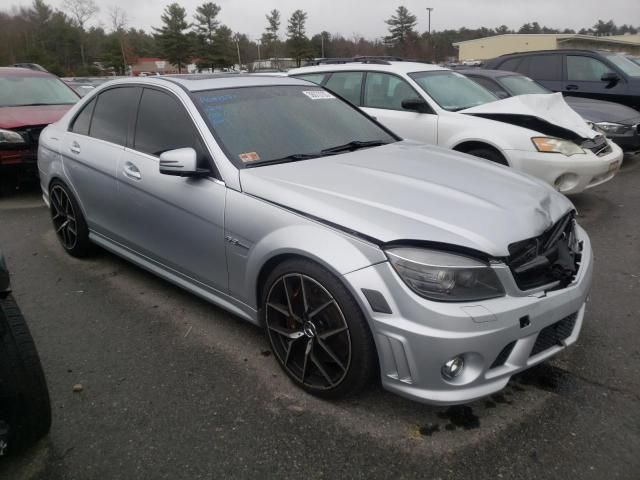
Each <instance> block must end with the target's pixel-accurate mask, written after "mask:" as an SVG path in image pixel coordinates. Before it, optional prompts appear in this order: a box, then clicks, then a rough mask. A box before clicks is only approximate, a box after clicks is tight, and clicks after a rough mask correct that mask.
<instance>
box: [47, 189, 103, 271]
mask: <svg viewBox="0 0 640 480" xmlns="http://www.w3.org/2000/svg"><path fill="white" fill-rule="evenodd" d="M49 204H50V208H49V210H50V211H51V221H52V222H53V228H54V230H55V231H56V235H57V236H58V240H59V241H60V244H61V245H62V248H64V249H65V251H66V252H67V253H68V254H69V255H71V256H73V257H77V258H84V257H88V256H90V255H91V254H93V253H94V251H95V246H94V244H93V243H92V242H91V240H89V227H88V226H87V222H86V220H85V218H84V215H83V214H82V210H81V209H80V205H79V204H78V201H77V200H76V198H75V197H74V196H73V194H72V193H71V191H70V190H69V188H68V187H67V186H66V185H65V184H64V183H62V182H60V181H58V180H54V181H53V182H51V186H50V187H49Z"/></svg>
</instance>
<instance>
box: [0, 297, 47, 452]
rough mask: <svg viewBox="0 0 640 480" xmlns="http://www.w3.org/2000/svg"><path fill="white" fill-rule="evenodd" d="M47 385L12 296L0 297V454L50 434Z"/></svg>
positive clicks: (28, 333) (32, 344)
mask: <svg viewBox="0 0 640 480" xmlns="http://www.w3.org/2000/svg"><path fill="white" fill-rule="evenodd" d="M50 427H51V406H50V403H49V392H48V390H47V383H46V380H45V377H44V372H43V371H42V366H41V364H40V358H39V357H38V352H37V351H36V347H35V344H34V342H33V338H32V337H31V333H30V332H29V327H28V326H27V323H26V322H25V320H24V318H23V316H22V314H21V313H20V309H19V308H18V306H17V305H16V303H15V301H14V300H13V298H12V296H11V295H9V296H7V297H6V298H0V454H2V453H3V450H6V451H7V452H11V451H15V450H19V449H22V448H25V447H28V446H29V445H31V444H33V443H34V442H36V441H37V440H38V439H40V438H41V437H43V436H44V435H46V434H47V433H48V432H49V429H50Z"/></svg>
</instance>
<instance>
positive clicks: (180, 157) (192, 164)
mask: <svg viewBox="0 0 640 480" xmlns="http://www.w3.org/2000/svg"><path fill="white" fill-rule="evenodd" d="M197 164H198V154H197V153H196V151H195V150H194V149H193V148H177V149H175V150H167V151H166V152H164V153H161V154H160V173H162V174H164V175H175V176H177V177H197V176H202V175H204V174H205V173H208V172H207V171H206V170H203V169H201V168H198V166H197Z"/></svg>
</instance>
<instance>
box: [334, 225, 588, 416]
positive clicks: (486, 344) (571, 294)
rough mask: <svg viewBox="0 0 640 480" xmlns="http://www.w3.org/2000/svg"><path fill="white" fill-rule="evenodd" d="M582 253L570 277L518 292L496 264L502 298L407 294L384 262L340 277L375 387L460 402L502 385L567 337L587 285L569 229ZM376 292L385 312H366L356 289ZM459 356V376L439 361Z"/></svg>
mask: <svg viewBox="0 0 640 480" xmlns="http://www.w3.org/2000/svg"><path fill="white" fill-rule="evenodd" d="M576 236H577V239H578V241H579V242H581V244H582V255H581V260H580V264H579V269H578V272H577V274H576V276H575V278H574V280H573V281H572V282H571V283H570V284H569V285H568V286H567V287H565V288H562V289H559V290H553V291H546V292H545V291H544V290H541V291H528V292H523V291H522V290H520V289H519V288H518V286H517V284H516V281H515V279H514V277H513V275H512V273H511V271H510V269H509V267H507V266H506V265H504V264H501V265H496V266H495V267H494V268H495V269H496V273H497V274H498V276H499V278H500V279H501V281H502V283H503V285H504V287H505V291H506V296H504V297H502V298H496V299H491V300H484V301H481V302H472V303H443V302H434V301H429V300H426V299H424V298H422V297H419V296H417V295H416V294H415V293H413V292H412V291H411V290H410V289H409V288H408V287H407V286H406V285H405V284H404V283H403V282H402V280H400V278H398V276H397V274H396V273H395V271H394V270H393V268H392V267H391V265H390V264H389V263H388V262H384V263H380V264H377V265H373V266H371V267H368V268H365V269H362V270H358V271H355V272H352V273H349V274H347V275H346V276H345V278H346V280H347V282H348V284H349V285H350V286H351V287H352V291H353V292H354V294H355V295H356V296H357V298H358V299H359V301H360V304H361V305H362V308H363V310H364V312H365V313H366V315H367V317H368V319H369V322H370V324H371V327H372V331H373V333H374V338H375V342H376V346H377V350H378V355H379V359H380V370H381V378H382V385H383V387H384V388H385V389H387V390H389V391H392V392H395V393H397V394H399V395H402V396H405V397H408V398H411V399H413V400H417V401H420V402H424V403H431V404H439V405H451V404H460V403H467V402H470V401H473V400H476V399H478V398H481V397H484V396H487V395H490V394H492V393H495V392H497V391H499V390H501V389H502V388H504V387H505V386H506V385H507V383H508V382H509V379H510V378H511V376H512V375H514V374H515V373H518V372H521V371H523V370H525V369H527V368H529V367H531V366H533V365H535V364H537V363H539V362H542V361H544V360H546V359H548V358H550V357H552V356H553V355H555V354H557V353H558V352H560V351H561V350H563V349H564V348H565V347H566V346H568V345H571V344H572V343H574V342H575V341H576V340H577V338H578V335H579V334H580V330H581V328H582V323H583V319H584V312H585V303H586V299H587V295H588V293H589V289H590V287H591V278H592V269H593V255H592V251H591V244H590V241H589V238H588V236H587V234H586V233H585V231H584V230H583V229H581V228H580V227H576ZM363 288H364V289H368V290H377V291H379V292H380V293H381V294H382V295H383V297H384V298H385V299H386V300H387V301H388V303H389V307H390V310H391V312H392V313H390V314H389V313H379V312H375V311H373V309H372V307H371V306H370V304H369V302H368V301H367V299H366V297H365V296H364V295H363V293H362V289H363ZM453 358H462V359H463V360H464V369H463V372H462V374H461V375H460V376H458V377H455V378H453V379H447V378H446V377H445V376H444V375H443V366H444V365H445V363H446V362H448V361H449V360H451V359H453Z"/></svg>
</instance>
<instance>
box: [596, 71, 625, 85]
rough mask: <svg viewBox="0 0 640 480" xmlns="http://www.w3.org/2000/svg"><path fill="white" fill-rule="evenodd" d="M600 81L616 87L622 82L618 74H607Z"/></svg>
mask: <svg viewBox="0 0 640 480" xmlns="http://www.w3.org/2000/svg"><path fill="white" fill-rule="evenodd" d="M600 80H602V81H603V82H607V83H609V84H611V85H615V84H616V83H618V82H619V81H620V77H619V76H618V74H617V73H616V72H607V73H605V74H604V75H602V78H600Z"/></svg>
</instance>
